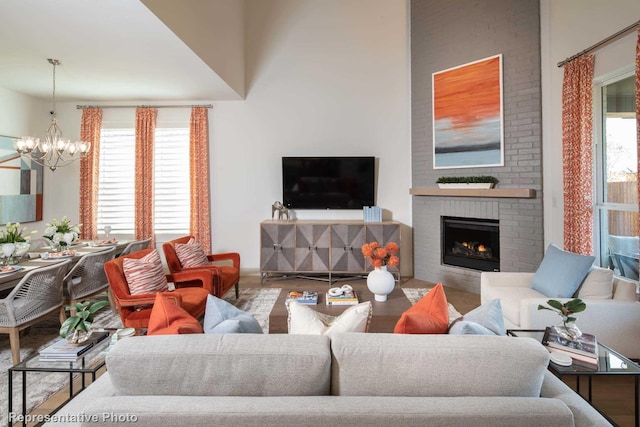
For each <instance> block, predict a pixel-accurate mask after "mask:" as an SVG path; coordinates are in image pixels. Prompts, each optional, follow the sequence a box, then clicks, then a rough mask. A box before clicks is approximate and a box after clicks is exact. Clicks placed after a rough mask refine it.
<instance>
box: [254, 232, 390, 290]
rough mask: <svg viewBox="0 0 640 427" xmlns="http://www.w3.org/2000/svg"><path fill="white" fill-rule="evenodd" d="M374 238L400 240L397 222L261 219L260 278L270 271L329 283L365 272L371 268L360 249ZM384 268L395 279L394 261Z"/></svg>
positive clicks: (265, 276) (282, 275) (273, 273)
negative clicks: (387, 268)
mask: <svg viewBox="0 0 640 427" xmlns="http://www.w3.org/2000/svg"><path fill="white" fill-rule="evenodd" d="M373 241H377V242H379V243H380V244H381V245H386V244H387V243H389V242H395V243H397V244H398V245H400V223H399V222H396V221H382V222H364V221H357V220H317V221H316V220H305V221H301V220H299V221H284V220H265V221H262V222H261V223H260V283H261V284H262V283H263V282H264V280H268V279H269V278H273V277H279V278H307V279H313V280H321V281H326V282H330V283H333V282H334V281H339V280H349V279H352V278H354V277H359V278H361V277H365V276H366V275H367V274H368V273H369V272H370V271H371V270H372V268H371V265H370V264H369V260H366V259H365V258H364V256H363V255H362V251H361V248H362V245H364V244H365V243H368V242H373ZM389 271H390V272H391V273H392V274H394V275H395V276H396V277H397V280H398V281H399V279H400V270H399V266H398V267H394V268H390V269H389ZM344 276H348V278H347V277H344ZM336 277H337V278H336Z"/></svg>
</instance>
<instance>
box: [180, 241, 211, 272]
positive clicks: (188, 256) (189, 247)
mask: <svg viewBox="0 0 640 427" xmlns="http://www.w3.org/2000/svg"><path fill="white" fill-rule="evenodd" d="M175 248H176V255H178V259H179V260H180V264H182V266H183V267H199V266H202V265H209V259H208V258H207V254H205V253H204V249H202V246H200V243H198V242H196V240H195V239H190V240H189V241H188V242H187V243H176V245H175Z"/></svg>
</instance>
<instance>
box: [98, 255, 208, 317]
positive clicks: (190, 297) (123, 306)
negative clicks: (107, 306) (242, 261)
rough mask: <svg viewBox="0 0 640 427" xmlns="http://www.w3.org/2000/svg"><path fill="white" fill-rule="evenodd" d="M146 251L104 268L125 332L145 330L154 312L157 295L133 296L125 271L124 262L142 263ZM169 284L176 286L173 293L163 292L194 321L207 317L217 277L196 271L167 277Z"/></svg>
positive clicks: (113, 261)
mask: <svg viewBox="0 0 640 427" xmlns="http://www.w3.org/2000/svg"><path fill="white" fill-rule="evenodd" d="M151 251H152V249H145V250H142V251H138V252H134V253H131V254H129V255H125V256H122V257H118V258H114V259H112V260H111V261H108V262H106V263H105V264H104V271H105V273H106V274H107V279H108V280H109V286H110V288H111V292H112V294H113V299H114V301H115V303H116V307H117V308H118V313H119V314H120V319H121V320H122V324H123V325H124V327H125V328H146V327H148V325H149V317H150V316H151V309H152V308H153V303H154V302H155V300H156V295H157V294H156V293H153V294H138V295H131V292H130V290H129V284H128V283H127V279H126V276H125V275H124V270H123V267H122V263H123V260H124V259H125V258H134V259H139V258H142V257H143V256H145V255H147V254H148V253H150V252H151ZM167 281H168V282H173V283H174V284H175V286H176V289H175V290H174V291H168V292H162V294H163V295H165V296H167V297H169V298H171V299H172V300H173V301H174V302H175V303H176V304H177V305H179V306H180V307H182V308H184V309H185V310H186V311H187V312H189V314H191V315H192V316H193V317H195V318H199V317H200V316H202V315H203V314H204V310H205V307H206V305H207V297H208V296H209V293H210V292H211V290H212V289H213V286H214V284H213V281H214V275H213V274H211V272H210V271H207V270H197V271H196V270H194V271H188V272H184V273H180V274H168V275H167ZM185 284H186V285H185Z"/></svg>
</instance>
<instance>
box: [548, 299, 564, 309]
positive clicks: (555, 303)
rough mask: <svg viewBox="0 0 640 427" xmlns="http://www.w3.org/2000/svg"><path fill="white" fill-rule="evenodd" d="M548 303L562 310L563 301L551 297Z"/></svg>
mask: <svg viewBox="0 0 640 427" xmlns="http://www.w3.org/2000/svg"><path fill="white" fill-rule="evenodd" d="M547 304H549V305H550V306H551V307H553V308H555V309H556V310H562V303H561V302H560V301H558V300H555V299H550V300H549V301H547Z"/></svg>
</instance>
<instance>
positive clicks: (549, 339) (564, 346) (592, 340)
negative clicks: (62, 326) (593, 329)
mask: <svg viewBox="0 0 640 427" xmlns="http://www.w3.org/2000/svg"><path fill="white" fill-rule="evenodd" d="M542 344H543V345H545V346H547V347H548V349H549V350H551V349H553V350H558V351H562V352H563V353H565V354H568V355H569V356H571V357H572V358H574V359H576V360H581V361H584V362H587V363H595V364H597V363H598V340H597V339H596V337H595V335H592V334H585V333H583V334H582V335H581V336H580V337H578V338H577V339H568V338H564V337H563V336H561V335H560V334H558V333H557V332H556V330H555V329H554V328H553V327H548V328H546V330H545V332H544V337H543V338H542Z"/></svg>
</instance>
